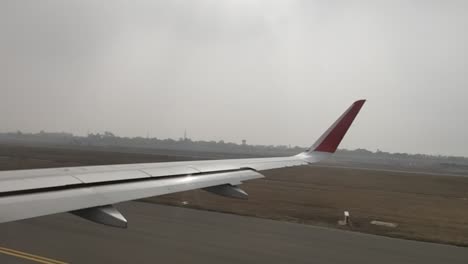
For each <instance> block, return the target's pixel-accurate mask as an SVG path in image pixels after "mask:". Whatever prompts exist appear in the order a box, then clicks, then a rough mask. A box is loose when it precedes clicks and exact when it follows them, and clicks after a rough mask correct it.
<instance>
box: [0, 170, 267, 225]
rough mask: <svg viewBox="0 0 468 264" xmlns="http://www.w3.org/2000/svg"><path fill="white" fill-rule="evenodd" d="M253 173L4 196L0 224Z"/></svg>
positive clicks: (241, 178)
mask: <svg viewBox="0 0 468 264" xmlns="http://www.w3.org/2000/svg"><path fill="white" fill-rule="evenodd" d="M262 177H263V175H261V174H260V173H258V172H255V171H251V170H244V171H236V172H225V173H214V174H207V175H198V176H180V177H174V178H164V179H158V178H148V179H147V180H141V181H136V182H127V183H117V184H115V183H114V184H108V185H105V184H104V185H97V186H91V187H77V188H70V189H65V190H57V191H44V192H37V193H28V194H20V195H12V196H4V197H0V223H2V222H9V221H15V220H21V219H26V218H32V217H37V216H43V215H49V214H55V213H61V212H68V211H74V210H78V209H83V208H90V207H96V206H104V205H109V204H115V203H120V202H123V201H128V200H135V199H141V198H146V197H152V196H158V195H163V194H168V193H174V192H182V191H188V190H193V189H199V188H206V187H212V186H217V185H223V184H231V185H239V184H241V183H242V182H244V181H247V180H252V179H258V178H262Z"/></svg>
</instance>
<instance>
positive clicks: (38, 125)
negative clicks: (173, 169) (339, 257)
mask: <svg viewBox="0 0 468 264" xmlns="http://www.w3.org/2000/svg"><path fill="white" fill-rule="evenodd" d="M467 13H468V3H467V2H466V1H408V0H404V1H393V0H392V1H329V0H324V1H290V0H288V1H286V0H284V1H272V0H232V1H221V0H212V1H189V0H186V1H174V0H165V1H116V0H108V1H62V0H56V1H44V0H42V1H37V0H30V1H25V0H11V1H9V0H2V1H1V2H0V38H1V39H0V58H1V59H0V89H1V96H0V120H1V122H0V131H3V132H5V131H15V130H18V129H19V130H22V131H26V132H37V131H40V130H46V131H67V132H73V133H76V134H80V135H85V134H86V133H87V132H88V131H89V132H92V133H96V132H103V131H105V130H108V131H112V132H114V133H115V134H117V135H121V136H146V134H147V133H149V135H150V136H152V137H158V138H168V137H171V138H179V137H181V136H183V132H184V129H185V128H186V129H187V131H188V135H189V137H191V138H192V139H194V140H220V139H224V140H225V141H232V142H238V143H239V142H240V141H241V140H242V139H246V140H247V142H248V143H251V144H275V145H277V144H285V145H288V144H291V145H299V146H308V145H310V144H312V143H313V142H314V141H315V139H316V138H317V137H318V136H320V134H321V133H322V132H323V131H324V130H325V129H326V128H327V127H328V126H329V125H330V124H331V123H332V122H333V121H334V120H335V119H336V118H337V117H338V116H339V115H340V114H341V112H343V111H344V110H345V109H346V108H347V107H348V106H349V105H350V104H351V103H352V102H353V101H354V100H357V99H361V98H365V99H368V102H367V104H366V105H365V106H364V108H363V110H362V111H361V114H360V115H359V116H358V118H357V120H356V122H355V124H354V126H353V127H352V128H351V130H350V131H349V133H348V135H347V136H346V137H345V140H344V141H343V142H342V145H341V146H340V147H343V148H349V149H354V148H367V149H370V150H376V149H377V148H378V149H381V150H384V151H391V152H410V153H430V154H450V155H464V156H468V140H467V135H468V117H467V112H468V104H467V97H468V34H467V32H468V31H467V30H468V16H467V15H466V14H467Z"/></svg>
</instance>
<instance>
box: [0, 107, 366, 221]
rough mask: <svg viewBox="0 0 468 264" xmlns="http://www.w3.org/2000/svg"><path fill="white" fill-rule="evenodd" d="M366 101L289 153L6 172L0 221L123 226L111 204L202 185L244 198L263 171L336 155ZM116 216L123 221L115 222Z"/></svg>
mask: <svg viewBox="0 0 468 264" xmlns="http://www.w3.org/2000/svg"><path fill="white" fill-rule="evenodd" d="M364 102H365V100H359V101H356V102H355V103H353V104H352V105H351V106H350V107H349V108H348V109H347V110H346V111H345V112H344V113H343V114H342V115H341V116H340V117H339V118H338V120H336V121H335V123H333V125H332V126H331V127H330V128H329V129H328V130H327V131H326V132H325V133H324V134H323V135H322V136H321V137H320V138H319V139H318V140H317V141H316V142H315V143H314V144H313V145H312V147H310V148H309V149H308V150H307V151H305V152H303V153H300V154H298V155H295V156H291V157H279V158H257V159H233V160H208V161H187V162H164V163H146V164H127V165H109V166H91V167H71V168H57V169H37V170H16V171H2V172H0V223H3V222H10V221H16V220H21V219H27V218H32V217H38V216H44V215H49V214H55V213H61V212H74V213H75V214H76V215H79V216H82V217H85V218H87V219H90V220H92V221H95V222H99V223H104V224H109V225H112V226H118V227H125V226H126V220H125V218H123V216H119V215H118V211H116V210H115V209H114V208H112V207H111V205H112V204H116V203H120V202H124V201H130V200H135V199H141V198H146V197H152V196H158V195H163V194H168V193H175V192H181V191H187V190H193V189H202V188H203V189H205V190H207V191H210V192H213V193H216V194H221V195H226V196H230V197H237V198H240V197H242V198H245V197H246V193H245V192H243V191H242V190H240V189H239V188H237V187H236V186H238V185H240V184H241V183H242V182H244V181H247V180H253V179H258V178H262V177H263V175H262V174H261V173H260V172H261V171H263V170H269V169H276V168H283V167H292V166H299V165H306V164H310V163H315V162H318V161H321V160H323V159H326V158H327V157H329V156H330V155H331V154H332V153H334V152H335V151H336V149H337V147H338V145H339V144H340V142H341V140H342V139H343V137H344V135H345V134H346V132H347V131H348V129H349V127H350V126H351V124H352V122H353V121H354V119H355V117H356V116H357V114H358V113H359V111H360V109H361V107H362V106H363V104H364ZM106 219H112V221H110V222H109V221H107V220H106ZM116 219H117V220H119V221H125V223H123V224H122V223H117V224H113V223H115V221H116Z"/></svg>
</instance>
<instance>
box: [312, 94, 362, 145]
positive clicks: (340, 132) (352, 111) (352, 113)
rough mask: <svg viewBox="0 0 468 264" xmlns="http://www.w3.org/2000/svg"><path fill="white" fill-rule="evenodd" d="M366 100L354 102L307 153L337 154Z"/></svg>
mask: <svg viewBox="0 0 468 264" xmlns="http://www.w3.org/2000/svg"><path fill="white" fill-rule="evenodd" d="M365 102H366V100H359V101H356V102H354V103H353V104H352V105H351V106H350V107H349V108H348V109H347V110H346V111H345V112H344V113H343V114H342V115H341V116H340V118H338V120H336V121H335V123H333V125H332V126H331V127H330V128H328V130H327V131H325V133H323V135H322V136H321V137H320V138H319V139H318V140H317V141H316V142H315V143H314V145H312V147H310V148H309V149H308V150H307V151H306V153H311V152H326V153H335V151H336V149H337V148H338V145H339V144H340V142H341V140H342V139H343V137H344V135H345V134H346V132H347V131H348V129H349V127H350V126H351V124H352V123H353V121H354V118H356V116H357V114H358V113H359V110H361V107H362V106H363V105H364V103H365Z"/></svg>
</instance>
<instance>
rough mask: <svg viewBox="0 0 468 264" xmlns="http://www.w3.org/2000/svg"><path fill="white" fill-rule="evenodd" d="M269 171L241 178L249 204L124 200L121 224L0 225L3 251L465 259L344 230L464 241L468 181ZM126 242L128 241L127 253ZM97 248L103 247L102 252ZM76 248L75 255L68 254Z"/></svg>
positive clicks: (86, 157)
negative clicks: (347, 217) (343, 223)
mask: <svg viewBox="0 0 468 264" xmlns="http://www.w3.org/2000/svg"><path fill="white" fill-rule="evenodd" d="M184 155H185V156H184ZM200 157H206V154H204V153H200V155H193V153H192V154H190V155H186V154H184V153H178V154H177V155H175V154H174V153H172V154H171V155H160V154H157V155H156V154H148V153H146V154H138V153H122V152H115V151H109V150H106V151H96V150H92V151H86V150H67V149H63V148H44V147H19V146H2V147H1V148H0V169H24V168H37V167H58V166H79V165H98V164H116V163H132V162H158V161H170V160H187V159H189V160H190V159H197V158H200ZM217 157H218V158H219V155H218V156H217ZM265 175H266V178H265V179H261V180H255V181H250V182H247V183H245V184H243V185H242V187H243V189H245V190H246V191H247V192H248V193H249V194H250V198H249V200H248V201H243V200H233V199H228V198H224V197H218V196H215V195H213V194H210V193H206V192H204V191H200V190H199V191H190V192H184V193H179V194H172V195H167V196H161V197H154V198H149V199H145V200H144V202H145V203H141V202H135V203H126V204H124V205H123V212H124V214H125V215H126V217H127V218H128V220H129V221H130V228H129V229H128V230H126V231H125V230H114V229H109V228H108V227H102V226H99V225H97V224H94V223H89V222H86V221H84V220H81V219H78V218H76V217H74V216H71V215H68V214H59V215H55V216H48V217H43V218H37V219H31V220H25V221H19V222H15V223H7V224H2V225H0V229H1V230H2V231H1V232H2V238H1V239H0V242H1V244H0V253H2V250H5V251H7V250H8V249H9V248H12V249H14V250H20V251H21V250H24V251H27V252H28V253H32V254H38V255H43V256H47V257H51V258H57V259H59V260H62V261H65V262H73V263H93V262H90V261H88V260H91V259H94V260H97V261H96V262H94V263H109V260H111V259H110V258H112V257H113V256H114V255H115V259H116V260H128V258H127V257H125V256H127V255H128V254H129V255H131V256H132V257H133V258H134V259H135V260H137V261H135V262H134V263H154V261H153V262H152V261H151V260H149V259H148V258H158V256H159V258H161V260H169V259H170V257H171V256H172V258H173V259H174V260H177V261H178V262H184V261H185V262H187V263H189V262H190V261H189V259H190V257H191V258H192V260H194V261H193V262H190V263H194V262H195V263H196V262H201V261H204V262H208V263H210V261H211V262H214V261H218V262H220V261H219V260H222V262H226V263H228V262H234V261H241V262H244V263H245V262H255V261H256V260H257V261H258V260H261V261H265V262H266V261H270V260H271V261H270V262H272V263H285V262H288V263H292V262H296V263H301V262H302V263H310V262H311V261H312V260H313V259H314V258H317V259H319V260H320V259H322V260H325V259H326V260H328V261H322V262H326V263H341V262H344V260H345V258H349V259H350V260H351V262H349V261H348V262H349V263H362V262H370V261H372V262H377V261H380V263H419V262H423V261H424V263H457V261H460V262H459V263H466V259H468V255H467V254H468V250H466V248H460V247H453V246H443V245H437V244H432V243H421V242H412V241H405V240H401V239H390V238H385V237H377V236H372V235H364V234H359V233H357V232H348V231H358V232H364V233H372V234H379V235H385V236H391V237H398V238H406V239H414V240H421V241H431V242H438V243H446V244H452V245H458V246H467V245H468V228H467V226H468V212H467V210H466V209H467V208H468V177H455V176H444V175H434V174H424V173H414V172H397V171H391V170H385V171H379V170H368V169H366V170H362V169H355V168H341V167H330V166H322V165H317V166H312V167H296V168H288V169H280V170H272V171H267V172H266V173H265ZM154 203H158V204H161V203H162V204H169V205H177V206H180V207H192V208H196V209H204V210H209V211H220V212H225V213H229V214H231V215H229V214H219V213H214V212H206V211H201V210H200V211H195V210H190V209H187V208H176V207H167V206H160V205H156V204H154ZM153 208H154V209H153ZM345 210H347V211H350V213H351V226H350V227H340V226H338V225H337V221H338V220H339V219H341V218H342V217H343V211H345ZM234 214H237V215H242V216H236V215H234ZM244 216H255V217H257V218H264V219H256V218H251V217H244ZM218 219H219V220H218ZM266 219H273V220H281V221H271V220H266ZM372 220H380V221H386V222H392V223H395V224H397V225H398V226H397V227H395V228H389V227H377V226H373V225H371V224H370V221H372ZM237 223H238V224H237ZM179 225H180V228H178V226H179ZM312 226H322V227H326V228H317V227H312ZM335 228H338V229H345V230H336V229H335ZM275 230H277V231H275ZM257 231H258V232H257ZM94 235H96V237H94ZM120 240H122V241H120ZM51 241H55V242H51ZM57 241H58V242H57ZM94 244H98V245H95V247H94V248H95V250H93V249H92V248H93V247H91V246H92V245H94ZM106 244H108V245H109V247H107V246H106V247H105V245H106ZM125 246H127V247H129V249H128V250H127V251H125V250H124V248H125ZM137 246H138V247H137ZM1 247H4V249H2V248H1ZM100 247H103V251H102V252H103V253H100V251H98V249H99V248H100ZM54 248H55V250H54ZM112 248H115V249H112ZM280 248H284V249H285V250H283V251H281V250H279V249H280ZM57 249H58V251H57ZM158 249H161V251H159V250H158ZM80 250H81V253H76V252H75V253H72V252H73V251H80ZM9 252H10V253H11V252H13V251H9ZM63 252H65V253H63ZM67 252H68V253H67ZM111 252H112V253H113V254H114V255H112V254H111ZM184 252H185V253H184ZM342 252H344V253H343V254H342ZM3 253H4V252H3ZM338 253H339V254H338ZM126 254H127V255H126ZM0 255H1V258H0V262H1V263H9V262H5V261H2V258H9V260H11V261H13V259H14V261H19V260H18V259H17V257H14V256H12V255H8V254H5V253H4V254H0ZM85 255H88V256H89V259H88V258H87V257H86V256H85ZM101 255H102V258H101V257H99V256H101ZM174 255H176V256H174ZM207 255H209V256H207ZM379 258H381V259H388V260H389V261H387V262H386V261H383V260H379ZM396 258H398V259H396ZM450 258H451V259H450ZM100 260H102V261H100ZM275 260H276V261H275ZM411 260H413V261H411ZM461 260H463V262H461ZM111 262H112V261H111ZM11 263H23V262H11ZM24 263H28V262H24ZM29 263H30V262H29ZM112 263H119V262H112ZM120 263H128V262H125V261H124V262H120Z"/></svg>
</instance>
